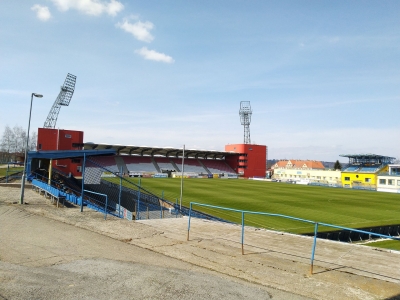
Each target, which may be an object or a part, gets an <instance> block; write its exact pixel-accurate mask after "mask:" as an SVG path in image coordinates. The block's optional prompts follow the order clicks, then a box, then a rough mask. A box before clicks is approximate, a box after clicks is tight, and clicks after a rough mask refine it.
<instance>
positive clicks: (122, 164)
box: [115, 156, 129, 174]
mask: <svg viewBox="0 0 400 300" xmlns="http://www.w3.org/2000/svg"><path fill="white" fill-rule="evenodd" d="M115 162H116V164H117V166H118V170H121V168H122V173H125V174H129V171H128V168H127V167H126V164H125V162H124V160H123V159H122V157H120V156H115Z"/></svg>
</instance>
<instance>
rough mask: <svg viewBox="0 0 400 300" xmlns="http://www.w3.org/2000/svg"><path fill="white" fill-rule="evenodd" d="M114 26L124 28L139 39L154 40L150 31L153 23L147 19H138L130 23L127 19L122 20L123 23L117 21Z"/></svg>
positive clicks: (148, 41) (144, 40)
mask: <svg viewBox="0 0 400 300" xmlns="http://www.w3.org/2000/svg"><path fill="white" fill-rule="evenodd" d="M116 26H117V27H119V28H121V29H123V30H125V31H126V32H129V33H130V34H132V35H133V36H134V37H135V38H136V39H138V40H139V41H143V42H147V43H150V42H151V41H152V40H154V37H153V36H152V35H151V33H150V30H152V29H153V27H154V25H153V23H151V22H149V21H146V22H141V21H138V22H136V23H134V24H132V23H129V21H128V20H124V21H123V23H118V24H117V25H116Z"/></svg>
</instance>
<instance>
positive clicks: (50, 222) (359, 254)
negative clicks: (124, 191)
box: [0, 187, 400, 299]
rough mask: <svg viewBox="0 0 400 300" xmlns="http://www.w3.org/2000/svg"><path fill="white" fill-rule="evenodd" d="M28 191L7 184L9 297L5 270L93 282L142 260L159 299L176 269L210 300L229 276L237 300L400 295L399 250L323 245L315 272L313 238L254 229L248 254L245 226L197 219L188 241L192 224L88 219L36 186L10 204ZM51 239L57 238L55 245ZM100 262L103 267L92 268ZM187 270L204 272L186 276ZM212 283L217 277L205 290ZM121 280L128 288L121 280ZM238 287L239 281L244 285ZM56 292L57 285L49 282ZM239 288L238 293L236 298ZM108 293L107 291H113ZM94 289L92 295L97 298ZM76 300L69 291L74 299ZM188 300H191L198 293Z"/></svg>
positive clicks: (4, 253)
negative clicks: (105, 270)
mask: <svg viewBox="0 0 400 300" xmlns="http://www.w3.org/2000/svg"><path fill="white" fill-rule="evenodd" d="M18 195H19V189H12V188H4V187H0V203H1V204H2V205H0V239H1V243H0V261H1V268H0V279H1V280H0V298H1V295H2V293H3V289H4V285H5V284H4V283H5V282H7V283H8V284H9V283H10V281H9V280H8V281H7V279H4V278H7V276H6V275H7V272H5V271H4V270H5V269H7V268H5V266H8V267H10V268H11V269H12V270H14V271H13V272H14V273H15V274H16V273H18V271H16V270H18V267H20V268H24V269H23V271H24V272H28V273H29V274H30V272H35V270H36V269H37V268H39V269H40V270H41V272H42V273H41V274H43V276H48V275H46V272H44V271H43V270H42V268H44V267H45V268H46V267H51V268H52V269H51V270H49V272H50V273H51V272H55V269H56V268H58V269H59V270H63V267H64V268H67V269H68V270H69V271H71V268H75V267H77V268H78V266H80V267H79V270H80V272H83V271H82V266H83V265H85V266H86V268H87V270H91V271H90V272H89V273H88V271H87V272H86V273H85V272H83V273H85V274H83V275H82V274H80V275H79V276H84V278H85V280H87V281H88V282H89V283H90V282H92V281H91V280H94V277H93V276H94V274H96V272H98V269H99V268H100V267H99V266H101V265H102V264H104V265H105V266H110V265H112V263H115V264H114V265H113V266H114V267H109V273H110V274H114V273H115V272H116V274H119V272H118V271H117V270H118V268H121V270H124V268H125V267H126V266H125V265H124V264H121V265H119V263H122V262H124V263H128V264H129V263H134V264H141V268H142V269H145V270H148V271H149V273H146V274H147V275H146V276H149V277H148V281H147V282H148V283H149V282H154V285H151V284H150V286H149V287H148V290H147V291H144V290H143V291H142V292H141V293H142V294H141V295H142V296H144V297H145V298H146V296H147V297H148V298H152V299H162V298H157V297H158V296H157V295H159V293H158V292H159V290H156V289H154V290H152V289H153V288H154V287H158V289H160V288H161V289H164V290H165V292H166V293H168V292H169V291H172V290H174V291H175V292H181V290H180V289H179V288H178V287H177V282H175V281H174V282H173V283H174V287H168V288H167V287H166V286H165V284H163V282H164V283H167V282H169V281H170V280H171V279H170V278H168V279H167V278H165V276H163V280H164V281H163V280H161V279H160V278H159V276H157V275H159V274H160V273H164V272H166V271H171V272H177V273H176V274H178V275H177V278H179V280H180V281H182V282H184V281H185V280H189V279H190V280H192V279H193V281H189V282H191V284H192V285H193V286H196V287H197V288H200V290H199V291H197V292H195V291H194V290H190V289H189V290H190V292H191V293H195V294H196V293H197V294H196V295H198V297H197V299H198V298H210V297H211V298H210V299H217V298H212V296H210V295H213V293H214V292H216V291H215V290H214V286H213V285H210V284H211V282H216V280H217V279H218V278H222V279H224V280H226V281H224V283H223V284H222V283H221V284H222V285H224V286H228V285H229V286H230V288H229V289H228V290H225V291H224V292H223V290H224V288H223V287H222V285H221V284H220V285H219V288H218V291H219V293H218V297H221V295H222V296H223V297H224V298H230V299H243V298H250V299H253V298H254V299H256V298H257V299H258V298H260V299H262V298H264V299H269V298H270V297H274V298H275V299H305V298H315V299H397V298H400V297H399V295H400V270H399V268H398V265H399V263H400V255H399V253H397V252H390V251H377V250H375V249H374V248H369V247H365V246H357V245H349V244H343V243H337V242H331V241H324V240H318V242H317V249H316V255H315V262H314V275H312V276H311V275H310V274H309V270H310V254H311V245H312V239H311V238H309V237H299V236H294V235H290V234H282V233H279V232H272V231H267V230H260V229H255V228H251V227H246V230H245V245H244V255H242V254H241V244H240V233H241V229H240V226H237V225H230V224H222V223H218V222H211V221H204V220H198V219H192V220H191V230H190V235H189V241H187V240H186V238H187V223H188V220H187V219H186V218H183V219H164V220H148V221H140V222H130V221H127V220H120V219H117V218H113V217H108V218H107V220H106V221H105V220H104V216H103V215H101V214H100V213H97V212H94V211H90V210H89V209H85V210H84V212H83V213H81V212H80V211H79V208H55V207H54V206H53V205H51V204H49V202H47V200H45V199H44V198H43V197H42V196H39V195H37V194H35V193H34V192H33V191H30V190H26V201H27V202H28V203H29V204H27V205H24V206H22V207H21V206H19V205H10V203H12V202H14V201H15V199H18ZM28 199H29V200H28ZM6 204H8V205H6ZM32 220H34V224H36V223H37V224H42V225H40V226H45V227H46V228H47V229H46V230H47V231H46V235H45V236H43V231H41V229H40V226H36V225H35V226H32V228H29V236H28V237H27V236H25V235H24V232H25V230H27V229H26V226H27V223H28V222H32ZM43 224H44V225H43ZM46 224H47V225H46ZM67 224H69V225H72V226H67ZM63 226H66V227H65V228H64V227H63ZM49 228H50V229H49ZM48 230H50V232H49V231H48ZM53 231H54V232H53ZM89 233H90V234H94V233H98V234H100V235H96V238H94V237H87V236H86V234H89ZM49 234H54V236H52V235H49ZM49 236H52V238H51V239H50V240H49ZM98 236H100V237H101V238H104V239H107V240H106V241H102V242H96V240H97V239H101V238H99V237H98ZM109 238H112V239H114V240H111V239H109ZM82 249H84V250H82ZM32 251H34V253H32ZM138 251H139V252H140V251H142V252H140V253H141V254H140V261H137V259H138V257H137V255H136V254H135V253H136V252H138ZM92 265H95V266H96V267H93V268H92V267H89V266H92ZM153 267H154V268H155V269H154V270H153V269H152V270H153V271H154V272H155V274H154V275H153V277H152V276H150V269H151V268H153ZM157 268H160V269H158V270H157ZM182 270H184V271H193V272H194V273H190V275H189V274H185V275H182V273H180V272H181V271H182ZM60 272H61V271H60ZM63 272H64V271H63ZM93 272H94V273H93ZM113 272H114V273H113ZM60 274H61V273H60ZM62 274H63V275H60V276H61V277H60V276H58V277H57V280H61V281H62V280H63V279H62V278H64V277H63V276H66V277H68V276H70V275H71V274H69V273H68V274H67V273H65V274H64V273H62ZM19 276H22V275H19ZM104 276H105V275H104ZM110 276H111V275H110ZM121 276H122V278H121V282H124V284H125V285H128V286H129V280H128V277H124V276H123V275H122V273H121ZM154 276H155V277H154ZM196 276H198V278H197V277H196ZM221 276H222V277H221ZM68 278H69V277H68ZM196 278H197V279H196ZM199 278H201V280H200V279H199ZM205 279H210V280H211V281H207V283H205V285H202V284H201V285H200V282H202V280H205ZM137 280H142V279H140V278H137ZM113 282H114V284H115V285H116V286H118V284H119V283H116V282H115V281H113ZM14 283H15V282H14ZM142 283H143V282H142ZM228 283H229V284H228ZM75 284H77V283H74V286H76V285H75ZM187 284H188V283H187ZM191 284H188V286H190V285H191ZM230 284H234V285H235V284H236V285H237V286H236V288H237V289H236V288H233V287H232V286H231V285H230ZM78 285H79V284H78ZM178 286H180V288H181V289H182V292H183V294H185V293H186V292H188V289H187V285H184V284H183V285H182V284H181V285H178ZM46 289H49V287H46V285H45V287H44V290H46ZM110 289H111V290H113V289H112V288H110ZM207 289H208V290H209V291H212V293H211V294H210V293H208V294H203V293H202V291H201V290H204V291H205V290H207ZM232 289H233V290H235V291H236V292H235V293H233V294H231V293H230V291H231V290H232ZM241 289H242V290H246V293H248V294H243V293H242V294H240V293H239V294H238V293H237V290H241ZM101 291H102V292H103V293H105V290H104V289H101ZM257 291H258V292H257ZM34 293H38V292H37V291H36V292H34ZM85 293H86V294H85V295H87V297H89V298H90V293H89V292H85ZM224 293H225V295H224ZM252 293H253V294H252ZM257 293H259V294H257ZM127 295H128V296H129V295H130V294H127ZM153 295H154V296H155V297H152V296H153ZM193 295H194V294H193ZM245 295H252V296H250V297H249V296H245ZM70 296H71V295H70ZM70 296H68V290H65V298H64V299H68V297H70ZM226 296H229V297H226ZM130 297H131V298H132V296H130ZM160 297H161V296H160ZM235 297H236V298H235ZM104 299H105V298H104ZM121 299H122V298H121ZM182 299H189V297H188V294H186V297H183V298H182ZM193 299H195V298H193Z"/></svg>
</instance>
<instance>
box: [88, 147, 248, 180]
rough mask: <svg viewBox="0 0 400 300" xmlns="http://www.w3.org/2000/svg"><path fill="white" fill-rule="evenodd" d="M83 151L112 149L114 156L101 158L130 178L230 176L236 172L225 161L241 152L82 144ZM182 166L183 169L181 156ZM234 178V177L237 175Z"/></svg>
mask: <svg viewBox="0 0 400 300" xmlns="http://www.w3.org/2000/svg"><path fill="white" fill-rule="evenodd" d="M83 148H84V149H85V150H106V149H113V150H115V152H116V155H115V156H113V157H101V158H99V159H101V160H103V159H104V163H105V164H106V165H107V166H108V167H109V168H112V169H113V170H116V171H117V170H122V173H124V174H125V175H129V176H132V177H137V176H140V177H142V176H143V177H151V176H153V175H155V174H159V173H163V174H167V175H168V177H175V176H177V175H179V176H181V175H182V172H183V173H184V176H190V177H194V176H204V177H211V176H214V175H218V177H229V178H233V177H235V176H236V175H237V174H236V172H235V171H234V169H233V168H232V167H231V166H230V165H229V164H228V163H227V162H226V160H225V158H226V157H228V156H239V155H244V154H242V153H234V152H226V151H213V150H194V149H187V150H184V149H176V148H160V147H147V146H128V145H127V146H123V145H110V144H95V143H84V144H83ZM183 155H185V158H184V160H183V161H184V165H183V169H182V157H183ZM236 177H237V176H236Z"/></svg>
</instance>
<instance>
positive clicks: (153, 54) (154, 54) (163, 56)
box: [135, 47, 174, 63]
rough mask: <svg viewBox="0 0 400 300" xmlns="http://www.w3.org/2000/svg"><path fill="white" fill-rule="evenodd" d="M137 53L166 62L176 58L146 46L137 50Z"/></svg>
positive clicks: (171, 61) (145, 57) (146, 57)
mask: <svg viewBox="0 0 400 300" xmlns="http://www.w3.org/2000/svg"><path fill="white" fill-rule="evenodd" d="M135 53H137V54H139V55H140V56H142V57H144V59H148V60H154V61H161V62H165V63H173V62H174V59H173V58H172V57H171V56H168V55H166V54H164V53H160V52H157V51H154V50H149V49H147V48H146V47H143V48H141V49H139V50H136V51H135Z"/></svg>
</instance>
